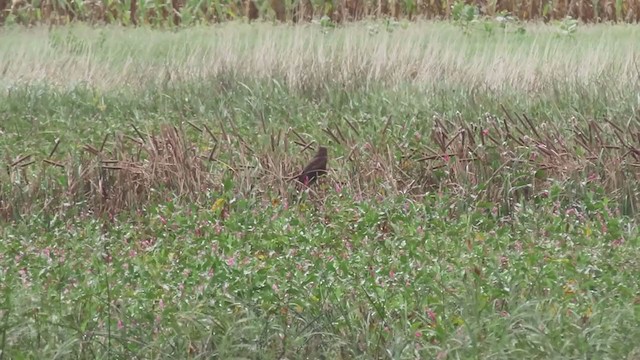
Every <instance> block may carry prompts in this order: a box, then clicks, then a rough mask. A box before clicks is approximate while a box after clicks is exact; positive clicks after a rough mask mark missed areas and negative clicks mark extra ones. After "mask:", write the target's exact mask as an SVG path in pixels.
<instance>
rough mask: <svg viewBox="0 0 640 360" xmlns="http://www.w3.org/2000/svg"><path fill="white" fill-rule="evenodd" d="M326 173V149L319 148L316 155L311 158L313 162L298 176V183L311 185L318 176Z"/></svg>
mask: <svg viewBox="0 0 640 360" xmlns="http://www.w3.org/2000/svg"><path fill="white" fill-rule="evenodd" d="M326 173H327V148H326V147H324V146H320V147H319V148H318V153H316V156H314V157H313V160H311V162H310V163H309V164H308V165H307V166H305V168H304V169H303V170H302V174H300V175H299V176H298V181H300V182H301V183H303V184H305V185H307V186H310V185H311V184H313V183H314V182H315V181H316V179H317V178H318V176H322V175H325V174H326Z"/></svg>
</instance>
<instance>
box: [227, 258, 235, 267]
mask: <svg viewBox="0 0 640 360" xmlns="http://www.w3.org/2000/svg"><path fill="white" fill-rule="evenodd" d="M235 264H236V259H235V258H234V257H233V256H231V257H228V258H227V265H228V266H234V265H235Z"/></svg>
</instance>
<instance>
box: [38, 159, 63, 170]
mask: <svg viewBox="0 0 640 360" xmlns="http://www.w3.org/2000/svg"><path fill="white" fill-rule="evenodd" d="M42 161H43V162H44V163H46V164H49V165H53V166H57V167H59V168H62V169H64V165H63V164H61V163H59V162H56V161H53V160H49V159H44V160H42Z"/></svg>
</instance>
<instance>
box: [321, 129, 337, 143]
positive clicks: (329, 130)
mask: <svg viewBox="0 0 640 360" xmlns="http://www.w3.org/2000/svg"><path fill="white" fill-rule="evenodd" d="M322 131H323V132H325V133H326V134H327V135H329V136H330V137H331V138H332V139H333V140H334V141H335V142H336V143H338V144H340V140H338V138H337V137H336V136H335V135H334V134H333V132H331V129H329V128H324V129H322Z"/></svg>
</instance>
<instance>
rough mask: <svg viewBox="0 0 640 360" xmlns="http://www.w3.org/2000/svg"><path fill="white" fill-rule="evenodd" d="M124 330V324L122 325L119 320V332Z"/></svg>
mask: <svg viewBox="0 0 640 360" xmlns="http://www.w3.org/2000/svg"><path fill="white" fill-rule="evenodd" d="M122 329H124V324H122V320H120V319H118V330H122Z"/></svg>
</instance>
